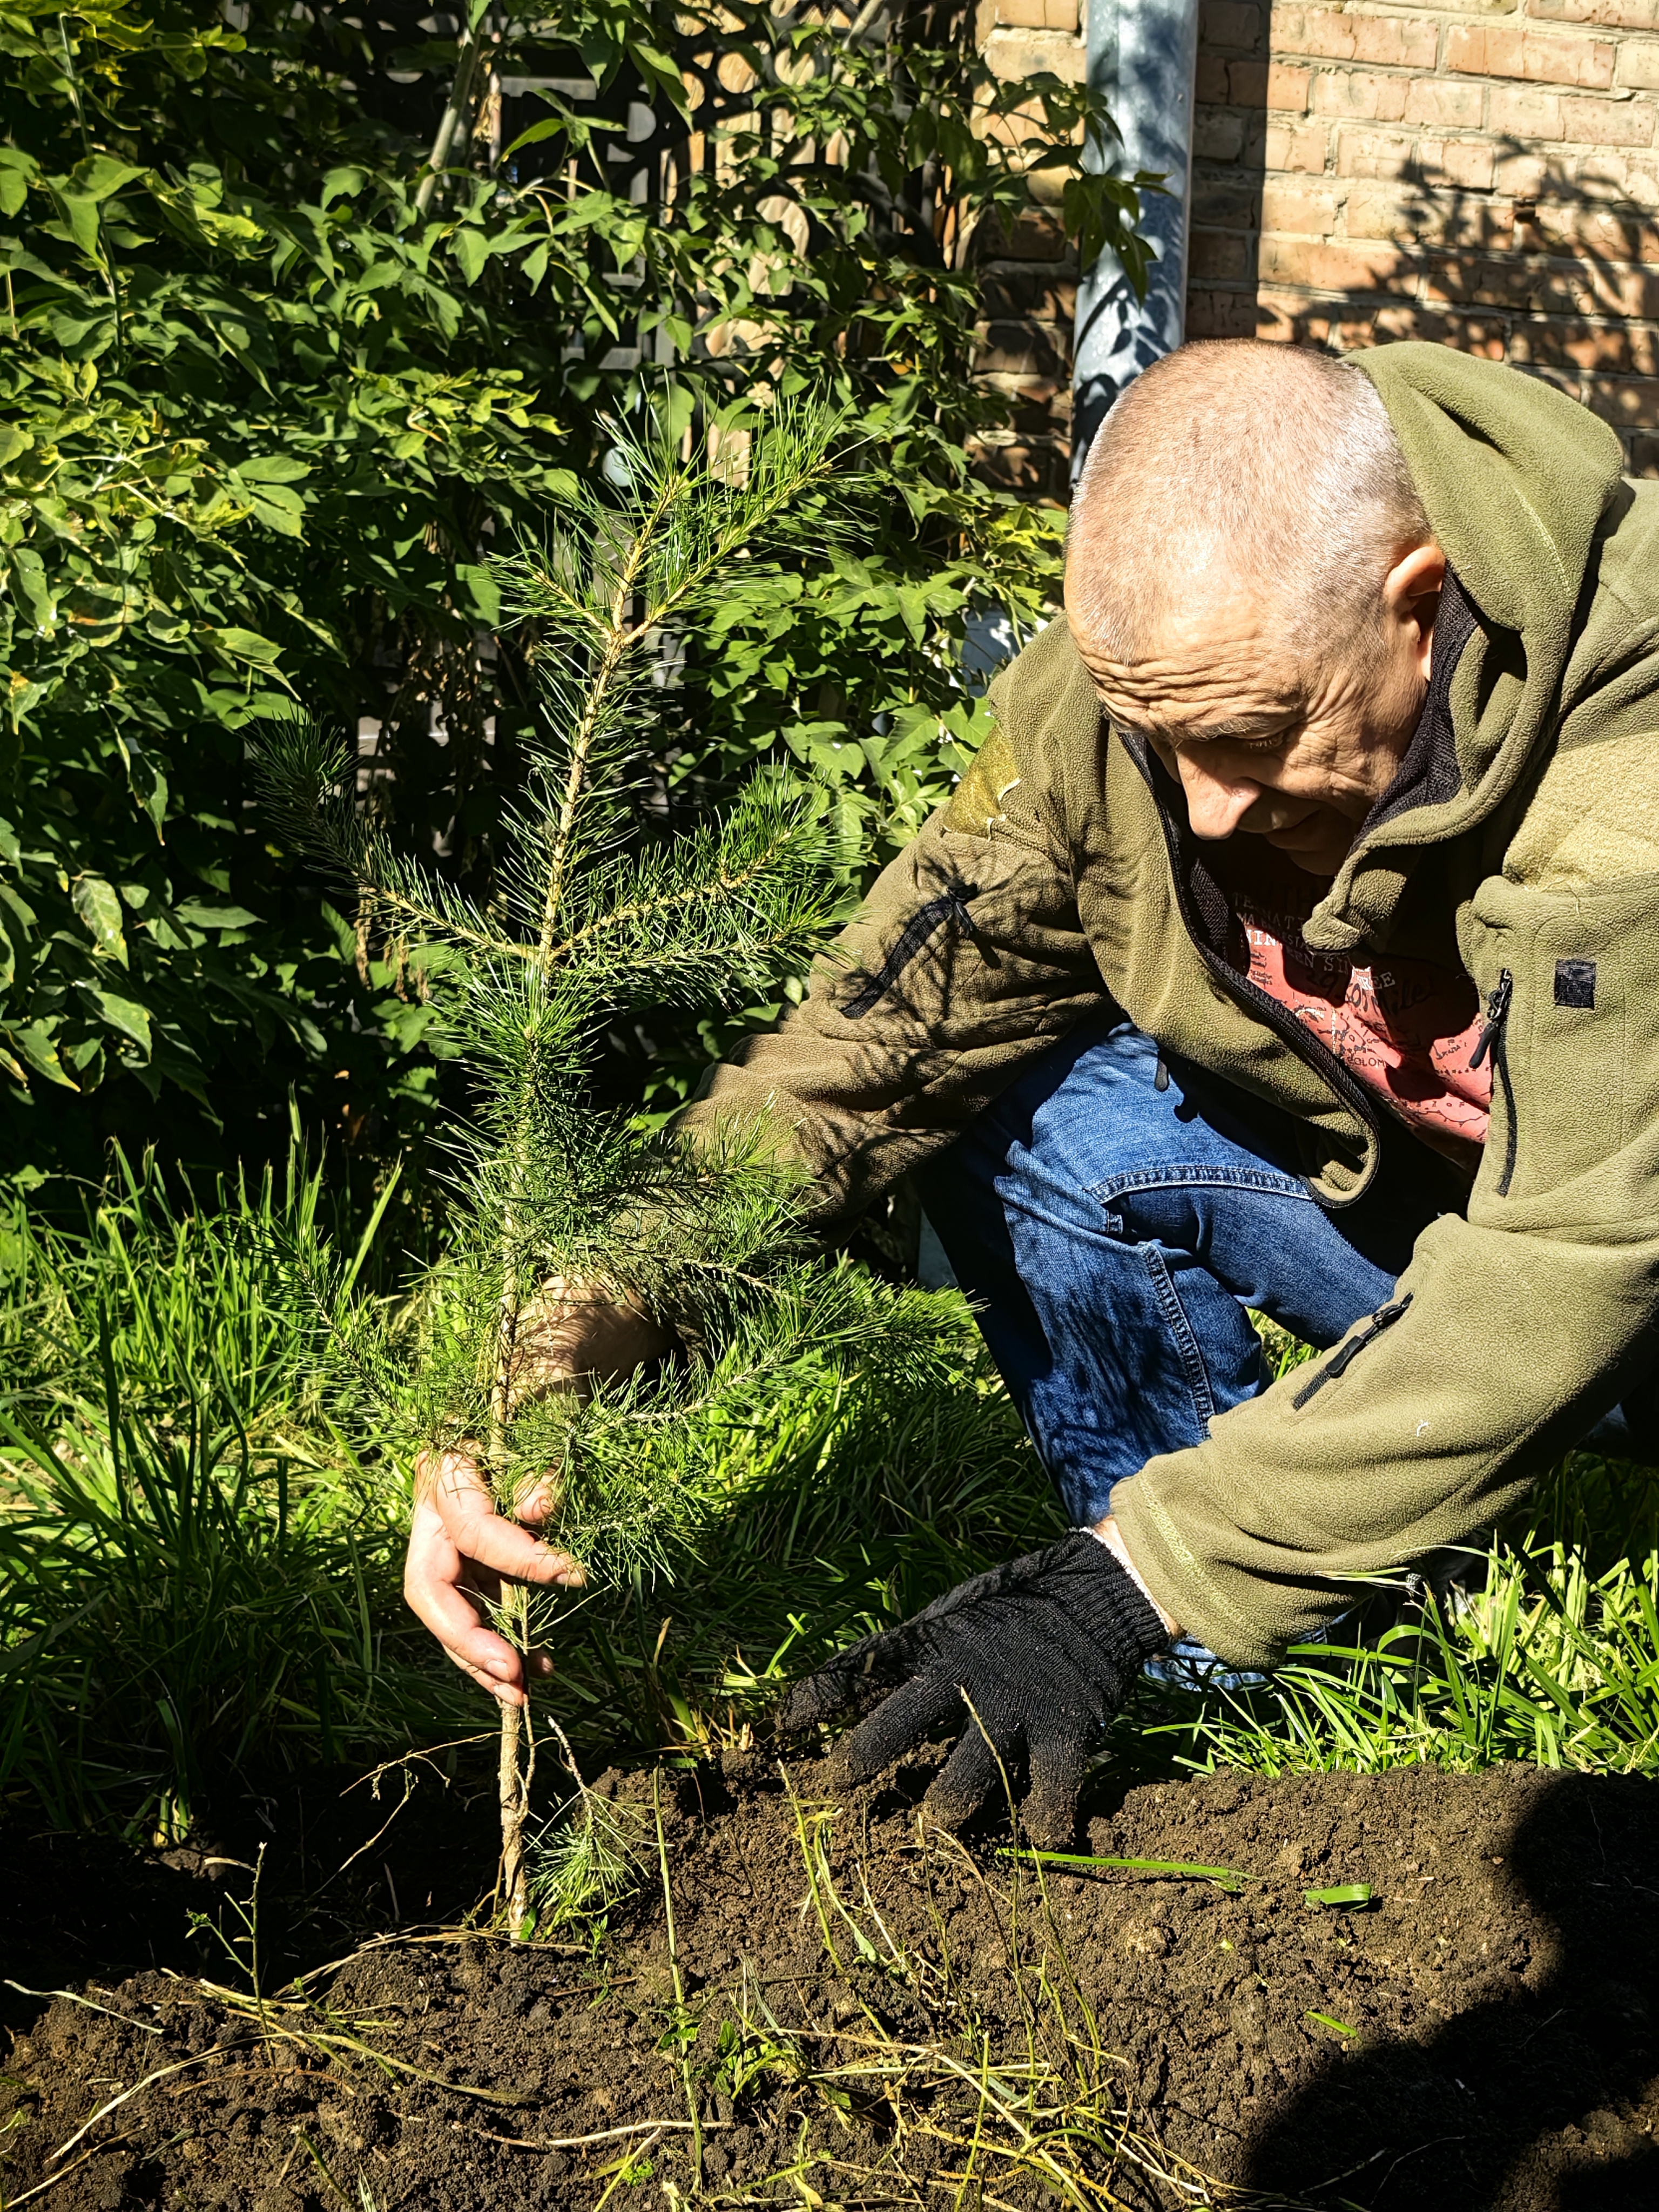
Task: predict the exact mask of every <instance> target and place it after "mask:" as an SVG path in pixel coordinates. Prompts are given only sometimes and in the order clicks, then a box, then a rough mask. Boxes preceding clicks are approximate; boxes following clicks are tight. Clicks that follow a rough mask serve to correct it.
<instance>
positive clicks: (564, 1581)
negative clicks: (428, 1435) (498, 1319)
mask: <svg viewBox="0 0 1659 2212" xmlns="http://www.w3.org/2000/svg"><path fill="white" fill-rule="evenodd" d="M671 1341H672V1340H671V1338H670V1337H669V1335H668V1334H667V1333H666V1332H665V1330H663V1329H661V1328H658V1326H657V1324H656V1323H655V1322H653V1321H652V1320H651V1319H650V1318H649V1316H647V1315H646V1314H644V1313H642V1312H641V1311H640V1310H638V1308H636V1307H634V1306H631V1305H619V1304H616V1303H615V1302H614V1301H613V1300H612V1299H611V1298H609V1297H606V1296H605V1294H604V1293H603V1292H601V1291H596V1290H594V1289H592V1287H590V1286H588V1285H582V1284H574V1283H566V1282H563V1281H553V1282H550V1283H548V1284H547V1285H544V1289H543V1291H542V1292H541V1295H540V1296H539V1297H538V1298H537V1299H536V1300H535V1301H534V1302H533V1303H532V1304H529V1305H527V1306H526V1309H525V1310H524V1313H523V1315H522V1316H521V1318H520V1327H519V1332H518V1337H517V1341H516V1344H515V1346H514V1357H513V1399H514V1401H515V1402H517V1403H522V1402H523V1401H525V1400H526V1399H529V1398H535V1397H540V1396H542V1395H544V1394H546V1393H547V1392H549V1391H551V1390H569V1391H574V1392H577V1393H580V1395H583V1396H586V1395H587V1394H588V1393H589V1391H591V1390H592V1388H593V1386H594V1384H595V1383H599V1382H601V1381H605V1380H608V1379H609V1378H610V1377H611V1376H617V1375H624V1374H627V1373H629V1372H630V1371H631V1370H633V1369H634V1368H635V1367H640V1366H643V1365H644V1364H645V1363H646V1362H647V1360H650V1359H657V1358H661V1357H662V1356H663V1354H664V1353H665V1352H667V1351H668V1350H669V1348H670V1346H671ZM415 1478H416V1492H415V1511H414V1515H413V1517H412V1518H411V1520H410V1531H409V1552H408V1556H407V1558H406V1559H405V1560H404V1599H405V1600H406V1601H407V1602H408V1604H409V1605H410V1607H411V1608H412V1609H413V1611H414V1612H415V1613H416V1614H417V1615H418V1616H419V1618H420V1619H421V1620H422V1621H423V1622H424V1623H425V1624H426V1626H427V1627H428V1628H429V1629H430V1630H431V1631H432V1633H433V1634H434V1635H435V1637H436V1638H438V1641H439V1642H440V1643H441V1644H442V1645H443V1647H444V1649H445V1650H446V1651H447V1652H448V1654H449V1656H450V1657H451V1658H452V1659H453V1661H454V1662H455V1664H456V1665H457V1666H458V1667H459V1668H460V1669H461V1671H462V1672H463V1674H470V1675H471V1677H472V1679H473V1680H474V1681H475V1682H477V1684H478V1686H479V1687H480V1688H481V1689H485V1690H488V1691H489V1693H490V1695H491V1696H492V1697H494V1698H498V1699H500V1700H501V1703H502V1704H503V1705H523V1704H524V1702H525V1691H526V1682H525V1669H524V1662H523V1661H522V1659H521V1658H520V1655H519V1653H518V1652H516V1651H515V1650H513V1646H512V1645H511V1644H509V1643H508V1642H507V1638H505V1637H504V1636H498V1635H497V1634H496V1633H495V1630H494V1629H493V1628H490V1627H489V1626H486V1625H485V1624H486V1616H485V1608H486V1607H489V1605H491V1604H492V1603H494V1602H495V1601H497V1600H499V1598H500V1596H501V1585H502V1583H508V1582H519V1583H533V1584H535V1585H536V1586H538V1587H539V1588H545V1587H547V1586H549V1585H553V1586H556V1587H558V1588H561V1589H580V1588H581V1587H582V1584H583V1583H584V1581H585V1580H586V1577H585V1576H584V1575H583V1572H582V1570H581V1567H580V1565H579V1563H578V1562H577V1561H576V1560H574V1559H571V1558H570V1557H569V1555H568V1553H563V1552H556V1551H554V1550H553V1549H552V1548H551V1547H550V1546H549V1545H547V1544H544V1543H543V1542H542V1541H541V1540H540V1539H539V1538H538V1537H536V1536H533V1535H532V1534H531V1533H530V1529H529V1528H526V1527H525V1526H524V1525H523V1524H524V1523H525V1522H529V1523H530V1524H531V1527H532V1528H534V1527H538V1526H539V1525H540V1523H541V1522H544V1520H545V1519H546V1518H547V1516H548V1515H549V1514H550V1512H551V1511H552V1510H553V1492H552V1488H551V1486H550V1485H541V1486H534V1485H532V1486H531V1487H529V1488H528V1489H526V1491H525V1492H523V1493H522V1494H521V1495H520V1498H519V1500H518V1503H517V1507H516V1514H515V1516H514V1517H512V1518H509V1517H508V1516H507V1515H505V1514H502V1513H499V1512H497V1511H496V1510H495V1499H494V1498H493V1497H492V1495H491V1493H490V1489H489V1484H488V1482H487V1481H486V1480H485V1479H484V1475H483V1470H482V1468H480V1467H479V1466H478V1463H477V1461H476V1460H474V1459H472V1458H471V1457H470V1456H469V1455H468V1454H467V1453H465V1452H464V1451H450V1452H445V1453H443V1454H441V1455H440V1454H437V1453H432V1452H422V1455H421V1456H420V1458H419V1459H418V1460H417V1461H416V1466H415ZM530 1664H531V1667H532V1670H533V1671H534V1672H535V1673H537V1674H551V1672H552V1671H553V1662H552V1661H551V1660H550V1659H549V1658H548V1657H547V1656H546V1655H545V1654H544V1653H539V1652H538V1653H535V1654H532V1657H531V1662H530Z"/></svg>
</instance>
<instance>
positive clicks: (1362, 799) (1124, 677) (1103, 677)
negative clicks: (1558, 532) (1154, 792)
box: [1066, 340, 1445, 876]
mask: <svg viewBox="0 0 1659 2212" xmlns="http://www.w3.org/2000/svg"><path fill="white" fill-rule="evenodd" d="M1444 574H1445V559H1444V556H1443V554H1442V553H1441V551H1440V549H1439V547H1438V546H1437V544H1435V542H1434V538H1433V533H1432V532H1431V530H1430V528H1429V521H1428V517H1427V515H1426V514H1425V513H1424V510H1423V505H1422V501H1420V500H1419V497H1418V495H1417V492H1416V490H1415V489H1414V487H1413V483H1412V480H1411V477H1410V475H1409V474H1408V472H1407V467H1406V463H1405V458H1404V456H1403V454H1402V453H1401V450H1400V446H1399V442H1398V441H1397V440H1396V438H1395V434H1394V429H1393V426H1392V425H1391V424H1390V422H1389V417H1388V415H1387V412H1386V410H1384V408H1383V403H1382V401H1381V399H1380V398H1378V397H1377V394H1376V387H1375V386H1373V385H1372V384H1371V382H1370V379H1369V378H1367V377H1365V376H1364V375H1363V374H1361V373H1360V371H1359V370H1358V369H1356V368H1349V367H1348V366H1347V365H1346V363H1344V362H1338V361H1334V360H1332V359H1330V358H1329V357H1328V356H1325V355H1322V354H1315V353H1310V352H1307V351H1304V350H1303V349H1299V348H1296V347H1291V346H1280V345H1267V344H1261V343H1256V342H1255V341H1254V340H1241V341H1233V342H1224V343H1206V344H1198V345H1189V346H1183V347H1182V349H1180V351H1179V352H1177V353H1174V354H1171V355H1170V356H1167V358H1166V359H1164V360H1163V361H1161V362H1158V363H1156V364H1155V366H1153V367H1152V368H1149V369H1147V370H1146V372H1145V374H1143V375H1141V376H1140V377H1139V378H1138V379H1137V380H1136V381H1135V382H1134V383H1133V384H1132V385H1131V386H1129V388H1128V390H1127V392H1125V393H1124V394H1123V397H1122V398H1121V399H1120V400H1119V401H1118V402H1117V404H1116V405H1115V407H1114V408H1113V409H1112V411H1111V413H1110V414H1109V416H1107V418H1106V422H1105V424H1104V426H1103V428H1102V430H1101V433H1100V435H1099V436H1098V437H1097V440H1096V441H1095V444H1094V447H1093V448H1092V450H1091V453H1090V455H1089V459H1088V464H1087V466H1086V467H1085V470H1084V472H1083V480H1082V483H1081V484H1080V485H1079V490H1078V495H1077V501H1076V503H1075V505H1074V506H1073V511H1072V522H1071V530H1070V533H1069V538H1068V541H1067V548H1066V614H1067V616H1068V617H1069V618H1070V622H1071V625H1072V631H1073V635H1074V637H1075V638H1076V640H1077V644H1078V648H1079V652H1080V653H1082V656H1083V659H1084V660H1085V663H1086V664H1087V665H1088V668H1089V671H1090V673H1091V675H1092V676H1093V678H1094V679H1095V685H1096V688H1097V690H1098V691H1099V693H1100V696H1101V698H1102V700H1103V702H1104V704H1105V706H1106V708H1107V709H1108V711H1109V714H1111V716H1112V718H1113V720H1115V721H1117V722H1120V723H1121V724H1123V725H1124V726H1127V727H1129V728H1133V729H1136V730H1139V731H1141V732H1144V733H1145V734H1146V736H1147V737H1148V738H1150V739H1151V740H1152V744H1153V745H1154V746H1155V748H1156V749H1157V750H1158V754H1159V756H1160V757H1161V758H1162V759H1163V761H1164V764H1165V766H1166V767H1167V768H1169V769H1170V770H1171V771H1172V773H1175V774H1176V775H1179V776H1180V778H1181V781H1182V785H1183V786H1184V787H1185V790H1186V793H1187V805H1188V814H1189V817H1190V818H1191V821H1192V825H1193V828H1194V831H1195V833H1196V834H1197V835H1198V836H1200V837H1230V836H1232V835H1233V834H1234V832H1235V831H1238V830H1242V831H1243V832H1245V833H1247V834H1251V835H1255V836H1262V837H1264V838H1265V839H1266V840H1267V842H1268V843H1269V844H1271V845H1273V846H1274V847H1276V848H1278V849H1279V851H1281V852H1283V853H1285V854H1286V855H1287V856H1288V857H1289V858H1290V859H1291V860H1294V861H1295V862H1296V863H1297V866H1300V867H1303V868H1305V869H1306V870H1308V872H1310V874H1314V875H1327V876H1328V875H1334V873H1335V872H1336V870H1337V868H1338V867H1339V866H1340V865H1341V861H1342V858H1343V855H1344V854H1346V851H1347V849H1348V847H1349V846H1350V844H1351V843H1352V840H1353V836H1354V833H1355V831H1356V830H1357V829H1358V826H1359V824H1360V823H1361V822H1362V821H1363V820H1364V817H1365V816H1366V815H1367V814H1368V813H1369V812H1370V808H1371V806H1372V805H1374V804H1375V802H1376V799H1378V798H1380V797H1381V795H1382V793H1383V791H1384V790H1386V789H1387V787H1388V786H1389V782H1390V781H1392V780H1393V777H1394V774H1395V769H1397V768H1398V766H1399V764H1400V761H1401V756H1402V755H1403V753H1404V751H1405V748H1406V745H1407V743H1408V741H1409V739H1410V737H1411V732H1412V730H1413V726H1414V725H1415V723H1416V720H1417V717H1418V714H1419V710H1420V708H1421V706H1422V700H1423V693H1424V689H1425V685H1426V684H1427V681H1428V672H1429V650H1430V641H1431V634H1432V631H1433V626H1434V615H1435V609H1436V606H1437V604H1438V597H1439V592H1440V586H1441V583H1442V580H1443V577H1444Z"/></svg>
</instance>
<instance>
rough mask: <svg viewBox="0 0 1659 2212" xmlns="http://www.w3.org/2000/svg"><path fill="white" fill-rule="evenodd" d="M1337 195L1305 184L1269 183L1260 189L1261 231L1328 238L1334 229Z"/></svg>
mask: <svg viewBox="0 0 1659 2212" xmlns="http://www.w3.org/2000/svg"><path fill="white" fill-rule="evenodd" d="M1336 210H1337V196H1336V194H1335V193H1334V192H1322V191H1315V190H1314V189H1313V188H1312V187H1311V186H1310V185H1285V184H1278V183H1269V184H1265V185H1263V186H1262V188H1261V228H1263V230H1283V231H1293V232H1298V233H1300V234H1302V235H1303V236H1304V237H1308V238H1328V237H1329V236H1330V234H1331V233H1332V232H1333V231H1334V229H1335V228H1336Z"/></svg>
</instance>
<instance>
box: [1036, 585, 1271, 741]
mask: <svg viewBox="0 0 1659 2212" xmlns="http://www.w3.org/2000/svg"><path fill="white" fill-rule="evenodd" d="M1072 635H1073V639H1074V641H1075V642H1076V645H1077V648H1078V653H1079V658H1080V659H1081V660H1082V662H1083V665H1084V666H1085V668H1086V669H1087V670H1088V671H1089V674H1090V676H1091V678H1093V680H1094V686H1095V690H1096V691H1097V693H1098V694H1099V696H1100V698H1101V702H1102V703H1103V705H1104V707H1105V708H1106V710H1107V712H1108V713H1109V714H1110V715H1111V716H1112V718H1113V720H1115V721H1120V722H1123V723H1126V724H1127V725H1128V726H1130V727H1132V728H1136V729H1145V730H1148V731H1151V732H1153V733H1154V734H1156V735H1158V736H1164V737H1168V738H1172V739H1174V740H1176V742H1179V740H1180V739H1181V738H1182V737H1184V736H1190V737H1191V738H1194V739H1197V738H1199V737H1200V736H1202V737H1204V738H1227V737H1249V736H1254V735H1256V734H1257V733H1259V732H1260V731H1261V728H1262V727H1263V726H1264V725H1271V724H1273V723H1282V722H1283V721H1284V720H1285V719H1286V717H1287V716H1290V715H1293V714H1297V713H1298V712H1299V711H1300V710H1301V708H1303V707H1304V704H1305V702H1306V697H1307V684H1306V679H1305V674H1304V671H1303V669H1302V668H1301V667H1300V665H1298V664H1297V661H1296V659H1294V657H1293V656H1291V654H1289V653H1285V651H1284V650H1283V648H1282V647H1279V645H1277V644H1276V643H1275V642H1274V641H1272V640H1270V639H1269V638H1267V636H1265V635H1263V634H1262V630H1261V625H1260V623H1257V622H1256V621H1255V619H1254V618H1252V617H1249V616H1248V615H1243V614H1241V615H1240V616H1239V617H1237V618H1236V619H1234V620H1231V621H1229V620H1226V619H1223V618H1221V617H1219V615H1218V616H1217V617H1212V619H1210V620H1208V621H1204V620H1198V621H1194V622H1192V623H1185V624H1180V625H1176V626H1174V629H1173V635H1165V636H1164V637H1162V638H1160V639H1159V640H1158V644H1157V647H1156V649H1155V650H1154V651H1153V652H1152V653H1151V654H1149V655H1148V656H1147V657H1146V659H1142V660H1137V661H1133V662H1131V661H1121V660H1115V659H1113V658H1112V656H1111V654H1110V653H1109V652H1108V651H1107V649H1106V648H1105V647H1103V645H1102V644H1101V642H1100V641H1099V640H1098V639H1097V638H1095V637H1092V636H1091V635H1090V634H1089V631H1088V629H1087V627H1086V625H1085V624H1084V623H1080V622H1079V621H1078V620H1077V619H1076V618H1075V617H1073V619H1072Z"/></svg>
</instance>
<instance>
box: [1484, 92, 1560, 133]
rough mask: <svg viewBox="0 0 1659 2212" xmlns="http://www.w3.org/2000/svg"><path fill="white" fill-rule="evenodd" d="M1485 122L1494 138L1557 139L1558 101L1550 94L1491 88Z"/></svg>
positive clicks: (1557, 97) (1556, 95) (1558, 122)
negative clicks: (1490, 103)
mask: <svg viewBox="0 0 1659 2212" xmlns="http://www.w3.org/2000/svg"><path fill="white" fill-rule="evenodd" d="M1486 120H1487V127H1488V129H1489V130H1490V131H1492V136H1493V137H1495V138H1520V139H1528V138H1559V137H1560V136H1561V101H1560V97H1559V94H1556V93H1553V92H1522V90H1520V88H1518V87H1516V86H1515V85H1507V84H1495V85H1493V87H1492V106H1491V108H1490V110H1489V112H1488V114H1487V118H1486Z"/></svg>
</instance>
